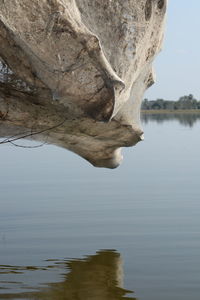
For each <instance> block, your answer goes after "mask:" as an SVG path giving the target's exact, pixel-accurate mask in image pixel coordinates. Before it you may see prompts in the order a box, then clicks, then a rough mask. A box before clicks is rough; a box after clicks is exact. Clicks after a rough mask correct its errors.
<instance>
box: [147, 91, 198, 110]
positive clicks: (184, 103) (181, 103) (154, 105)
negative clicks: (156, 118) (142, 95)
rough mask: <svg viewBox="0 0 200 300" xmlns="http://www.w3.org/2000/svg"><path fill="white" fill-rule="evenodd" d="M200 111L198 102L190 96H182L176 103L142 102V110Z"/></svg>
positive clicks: (168, 101)
mask: <svg viewBox="0 0 200 300" xmlns="http://www.w3.org/2000/svg"><path fill="white" fill-rule="evenodd" d="M188 109H200V101H198V100H196V99H195V98H194V96H193V95H192V94H190V95H188V96H182V97H180V98H179V99H178V101H172V100H164V99H157V100H148V99H144V101H143V102H142V110H188Z"/></svg>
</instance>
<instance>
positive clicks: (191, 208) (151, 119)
mask: <svg viewBox="0 0 200 300" xmlns="http://www.w3.org/2000/svg"><path fill="white" fill-rule="evenodd" d="M143 127H144V132H145V140H144V141H143V142H140V143H139V144H137V145H136V146H135V147H132V148H127V149H124V150H123V156H124V161H123V163H122V165H121V166H120V167H119V168H117V169H114V170H109V169H98V168H94V167H93V166H91V165H90V164H89V163H88V162H86V161H84V160H83V159H82V158H80V157H78V156H77V155H75V154H73V153H71V152H69V151H66V150H64V149H62V148H58V147H56V146H52V145H45V146H43V147H40V148H35V149H23V148H17V147H14V146H12V145H1V172H0V191H1V194H0V299H67V300H75V299H76V300H78V299H80V300H83V299H84V300H123V299H124V300H125V299H138V300H169V299H172V300H174V299H176V300H188V299H190V300H199V297H200V296H199V295H200V159H199V151H200V140H199V132H200V118H199V117H198V116H197V115H196V116H191V115H189V116H187V115H181V116H180V115H179V116H177V115H175V116H172V115H166V116H164V115H163V116H160V115H159V116H158V115H154V116H147V115H145V116H143ZM27 144H29V145H30V142H29V141H27Z"/></svg>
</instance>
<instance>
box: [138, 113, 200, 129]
mask: <svg viewBox="0 0 200 300" xmlns="http://www.w3.org/2000/svg"><path fill="white" fill-rule="evenodd" d="M141 120H142V122H143V123H144V124H147V123H148V122H150V121H156V122H157V123H163V122H166V121H172V120H177V121H178V122H179V123H180V124H181V125H183V126H189V127H193V125H194V124H195V123H196V122H197V121H199V120H200V114H195V113H184V114H181V113H152V114H145V113H142V114H141Z"/></svg>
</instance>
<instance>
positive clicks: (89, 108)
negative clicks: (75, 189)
mask: <svg viewBox="0 0 200 300" xmlns="http://www.w3.org/2000/svg"><path fill="white" fill-rule="evenodd" d="M165 11H166V0H140V1H138V0H124V1H121V0H115V1H114V0H104V1H102V0H40V1H38V0H34V1H30V0H0V61H1V62H0V69H1V73H0V119H1V121H0V133H1V136H2V137H5V138H6V139H4V140H3V141H2V142H1V143H3V142H9V141H10V140H11V141H12V140H13V139H15V138H14V137H13V138H11V136H15V135H16V138H20V137H24V138H25V137H27V138H30V137H31V138H34V139H37V140H42V139H46V138H47V136H48V142H50V143H54V144H57V145H60V146H62V147H65V148H67V149H70V150H72V151H74V152H76V153H77V154H79V155H81V156H83V157H84V158H86V159H87V160H89V161H90V162H91V163H93V164H94V165H96V166H104V167H116V166H117V165H118V164H119V163H120V161H121V156H120V154H119V150H117V149H118V148H120V147H123V146H130V145H133V144H135V143H137V142H138V141H139V140H141V138H142V129H141V126H140V105H141V99H142V96H143V93H144V91H145V90H146V88H147V87H149V86H150V85H151V84H152V83H153V81H154V80H153V75H152V61H153V59H154V57H155V55H156V54H157V53H158V52H159V51H160V47H161V43H162V37H163V25H164V16H165ZM37 132H39V133H38V134H36V133H37ZM21 133H22V134H21ZM12 142H13V141H12Z"/></svg>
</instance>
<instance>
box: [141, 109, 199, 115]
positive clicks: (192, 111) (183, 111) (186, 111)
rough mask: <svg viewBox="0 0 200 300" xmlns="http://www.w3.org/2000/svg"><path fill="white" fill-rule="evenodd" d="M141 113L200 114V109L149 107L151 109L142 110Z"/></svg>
mask: <svg viewBox="0 0 200 300" xmlns="http://www.w3.org/2000/svg"><path fill="white" fill-rule="evenodd" d="M141 114H144V115H148V114H149V115H151V114H200V109H177V110H173V109H172V110H170V109H151V110H150V109H149V110H143V109H142V110H141Z"/></svg>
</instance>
